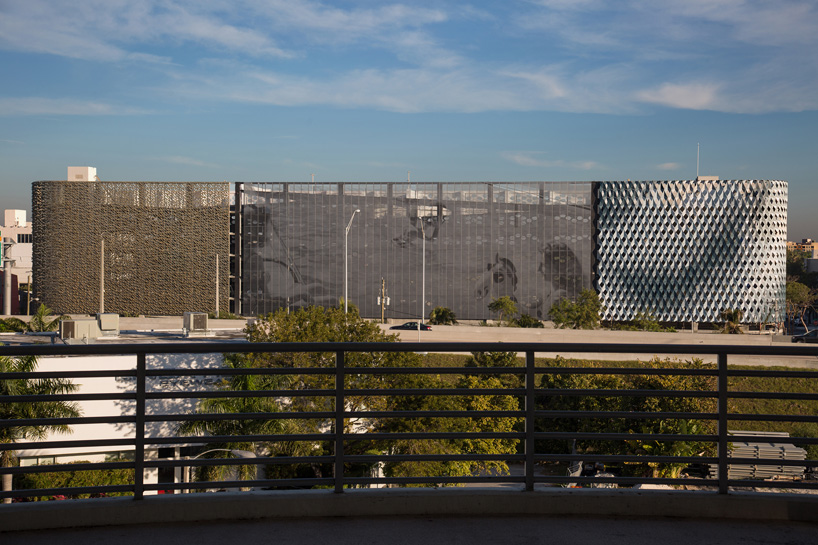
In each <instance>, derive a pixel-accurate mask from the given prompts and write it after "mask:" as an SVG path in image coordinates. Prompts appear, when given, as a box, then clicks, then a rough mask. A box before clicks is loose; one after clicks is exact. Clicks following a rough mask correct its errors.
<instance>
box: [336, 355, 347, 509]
mask: <svg viewBox="0 0 818 545" xmlns="http://www.w3.org/2000/svg"><path fill="white" fill-rule="evenodd" d="M344 406H345V402H344V352H342V351H338V352H336V353H335V492H336V493H339V494H340V493H341V492H343V491H344Z"/></svg>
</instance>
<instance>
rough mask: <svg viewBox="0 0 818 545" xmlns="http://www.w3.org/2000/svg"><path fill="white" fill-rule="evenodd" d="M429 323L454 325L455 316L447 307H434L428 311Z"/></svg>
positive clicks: (455, 321)
mask: <svg viewBox="0 0 818 545" xmlns="http://www.w3.org/2000/svg"><path fill="white" fill-rule="evenodd" d="M429 323H430V324H432V325H454V324H456V323H457V317H456V316H455V315H454V311H453V310H452V309H450V308H448V307H435V308H434V309H433V310H432V312H430V313H429Z"/></svg>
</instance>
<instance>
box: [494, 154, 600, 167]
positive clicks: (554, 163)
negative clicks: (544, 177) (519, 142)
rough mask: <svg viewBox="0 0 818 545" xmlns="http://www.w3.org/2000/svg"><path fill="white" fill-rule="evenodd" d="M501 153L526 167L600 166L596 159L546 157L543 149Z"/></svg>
mask: <svg viewBox="0 0 818 545" xmlns="http://www.w3.org/2000/svg"><path fill="white" fill-rule="evenodd" d="M501 155H502V157H503V158H504V159H506V160H508V161H511V162H512V163H515V164H518V165H520V166H524V167H540V168H556V167H559V168H572V169H579V170H592V169H594V168H598V167H599V164H598V163H596V162H595V161H564V160H562V159H546V158H543V155H545V152H541V151H504V152H503V153H502V154H501Z"/></svg>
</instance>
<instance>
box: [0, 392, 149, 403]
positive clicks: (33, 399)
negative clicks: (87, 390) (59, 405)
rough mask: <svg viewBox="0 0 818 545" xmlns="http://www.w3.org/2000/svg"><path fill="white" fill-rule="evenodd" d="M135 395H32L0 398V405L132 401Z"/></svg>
mask: <svg viewBox="0 0 818 545" xmlns="http://www.w3.org/2000/svg"><path fill="white" fill-rule="evenodd" d="M135 399H136V394H131V393H119V394H49V395H45V394H34V395H14V396H0V403H37V402H46V401H111V400H113V401H132V400H135Z"/></svg>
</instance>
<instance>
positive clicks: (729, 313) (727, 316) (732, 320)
mask: <svg viewBox="0 0 818 545" xmlns="http://www.w3.org/2000/svg"><path fill="white" fill-rule="evenodd" d="M743 316H744V312H743V311H741V310H738V309H732V308H727V309H724V310H722V311H721V314H720V315H719V317H720V318H721V319H722V321H723V323H722V326H721V333H727V334H730V335H737V334H738V335H741V334H743V333H744V331H743V330H742V329H741V318H742V317H743Z"/></svg>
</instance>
